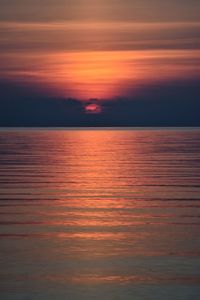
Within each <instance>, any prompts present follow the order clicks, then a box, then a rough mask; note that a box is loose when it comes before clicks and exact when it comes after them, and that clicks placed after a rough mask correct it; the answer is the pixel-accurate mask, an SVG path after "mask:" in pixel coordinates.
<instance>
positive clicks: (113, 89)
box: [0, 0, 200, 100]
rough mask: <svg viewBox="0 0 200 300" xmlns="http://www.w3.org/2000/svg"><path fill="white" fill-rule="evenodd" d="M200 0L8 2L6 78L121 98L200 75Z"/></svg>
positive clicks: (1, 23) (2, 11) (4, 11)
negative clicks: (161, 83) (158, 84)
mask: <svg viewBox="0 0 200 300" xmlns="http://www.w3.org/2000/svg"><path fill="white" fill-rule="evenodd" d="M199 12H200V2H199V1H198V0H190V1H188V0H168V1H167V2H164V1H160V0H140V1H139V0H137V1H133V0H124V1H119V0H115V1H114V0H106V1H104V0H73V1H72V0H48V1H47V0H40V1H39V0H35V1H32V0H18V1H16V0H9V1H7V0H0V45H1V48H0V55H1V67H0V78H1V79H3V80H5V79H6V80H8V81H9V80H10V81H14V82H20V83H22V84H24V85H26V86H29V85H30V86H32V85H34V86H36V87H38V88H39V89H45V90H46V92H47V93H49V94H55V95H57V96H62V97H75V98H79V99H85V100H86V99H89V98H106V99H107V98H113V97H115V96H127V95H129V91H130V90H131V91H132V92H133V93H134V90H137V88H138V87H139V88H142V87H145V86H146V85H150V84H155V83H157V82H165V81H173V80H179V81H180V80H184V81H185V80H191V79H194V78H195V79H198V78H199V77H200V76H199V75H200V64H199V58H200V51H199V49H200V17H199Z"/></svg>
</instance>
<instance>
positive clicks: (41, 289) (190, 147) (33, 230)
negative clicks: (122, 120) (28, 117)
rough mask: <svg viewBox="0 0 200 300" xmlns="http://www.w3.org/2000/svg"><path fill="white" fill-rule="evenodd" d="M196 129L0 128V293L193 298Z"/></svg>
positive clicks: (25, 299) (114, 299)
mask: <svg viewBox="0 0 200 300" xmlns="http://www.w3.org/2000/svg"><path fill="white" fill-rule="evenodd" d="M199 235H200V129H199V130H198V129H196V130H152V129H151V130H150V129H146V130H103V129H102V130H92V131H91V130H45V129H43V130H41V129H40V130H39V129H38V130H37V129H35V130H34V129H32V130H23V129H21V130H19V129H15V130H14V129H10V130H0V299H1V300H32V299H34V300H36V299H37V300H43V299H48V300H53V299H58V300H62V299H69V300H71V299H73V300H76V299H77V300H79V299H80V300H85V299H86V300H90V299H91V300H93V299H94V300H123V299H124V300H129V299H130V300H156V299H162V300H179V299H180V300H186V299H187V300H188V299H191V300H198V299H200V237H199Z"/></svg>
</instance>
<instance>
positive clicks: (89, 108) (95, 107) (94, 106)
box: [85, 103, 102, 114]
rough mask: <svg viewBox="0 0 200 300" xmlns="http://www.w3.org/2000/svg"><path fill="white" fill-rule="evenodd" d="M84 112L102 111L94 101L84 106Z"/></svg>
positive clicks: (95, 112) (94, 112)
mask: <svg viewBox="0 0 200 300" xmlns="http://www.w3.org/2000/svg"><path fill="white" fill-rule="evenodd" d="M85 112H86V113H88V114H99V113H101V112H102V107H101V106H100V105H99V104H96V103H90V104H87V105H86V106H85Z"/></svg>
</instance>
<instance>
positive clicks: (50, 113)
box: [0, 79, 200, 127]
mask: <svg viewBox="0 0 200 300" xmlns="http://www.w3.org/2000/svg"><path fill="white" fill-rule="evenodd" d="M199 83H200V80H196V79H193V80H190V81H176V82H175V81H173V82H164V83H163V82H160V83H159V82H157V83H155V84H154V85H149V86H146V87H143V88H141V89H138V91H137V93H135V91H134V93H132V92H131V90H130V91H129V94H128V95H127V96H126V97H122V98H116V99H112V100H110V101H108V100H107V101H105V100H104V101H102V100H101V101H99V100H91V101H90V102H89V103H93V101H95V102H94V103H96V102H97V101H99V102H98V103H99V104H100V105H101V106H102V107H103V109H102V113H99V114H86V113H85V111H84V103H83V102H81V101H78V100H75V99H69V98H66V99H61V98H55V97H50V96H48V95H45V93H44V94H43V95H42V96H41V93H38V94H33V93H32V90H31V88H30V89H29V88H28V87H27V86H26V88H24V87H22V86H19V85H18V84H16V83H10V82H6V81H4V82H1V83H0V91H1V93H0V99H1V100H0V126H50V127H54V126H200V113H199V112H200V84H199ZM87 104H88V102H86V103H85V105H87Z"/></svg>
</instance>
